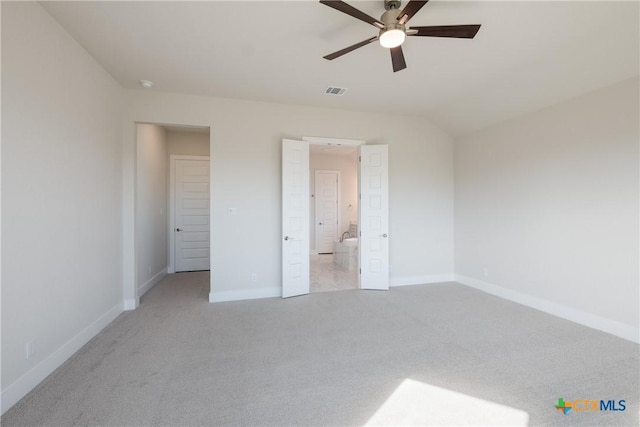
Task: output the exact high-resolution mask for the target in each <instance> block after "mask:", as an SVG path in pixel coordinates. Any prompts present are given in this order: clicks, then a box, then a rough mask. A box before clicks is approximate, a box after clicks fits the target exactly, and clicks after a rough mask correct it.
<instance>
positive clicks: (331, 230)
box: [315, 170, 340, 254]
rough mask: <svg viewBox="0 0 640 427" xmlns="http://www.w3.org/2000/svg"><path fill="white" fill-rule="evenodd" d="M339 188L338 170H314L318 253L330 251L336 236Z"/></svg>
mask: <svg viewBox="0 0 640 427" xmlns="http://www.w3.org/2000/svg"><path fill="white" fill-rule="evenodd" d="M339 189H340V172H339V171H324V170H317V171H316V172H315V202H316V209H315V211H316V224H315V229H316V249H317V251H318V253H320V254H328V253H332V252H333V241H334V240H336V239H337V238H338V230H339V228H338V225H339V224H338V200H339V192H340V190H339Z"/></svg>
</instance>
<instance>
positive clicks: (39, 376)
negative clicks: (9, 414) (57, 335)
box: [0, 303, 122, 414]
mask: <svg viewBox="0 0 640 427" xmlns="http://www.w3.org/2000/svg"><path fill="white" fill-rule="evenodd" d="M120 313H122V304H120V303H119V304H117V305H115V306H113V307H112V308H111V309H110V310H108V311H107V312H106V313H105V314H103V315H102V316H100V317H99V318H98V319H97V320H95V321H94V322H93V323H91V324H90V325H89V326H87V327H86V328H84V329H83V330H82V331H81V332H79V333H78V334H77V335H76V336H74V337H73V338H71V339H70V340H69V341H67V342H66V343H64V344H63V345H62V346H61V347H60V348H58V349H57V350H56V351H54V352H53V353H52V354H51V355H50V356H48V357H47V358H46V359H44V360H43V361H42V362H40V363H38V364H37V365H36V366H34V367H33V368H32V369H31V370H29V371H28V372H27V373H26V374H24V375H23V376H21V377H20V378H18V379H17V380H16V381H15V382H14V383H13V384H10V385H9V386H7V388H5V389H4V390H2V397H1V398H0V400H1V403H0V406H1V407H2V413H3V414H4V413H5V412H6V411H7V410H8V409H9V408H11V407H12V406H13V405H15V404H16V403H17V402H18V401H19V400H20V399H22V398H23V397H24V396H26V395H27V393H29V392H30V391H31V390H33V389H34V388H35V387H36V386H37V385H38V384H40V382H42V380H44V379H45V378H47V377H48V376H49V375H50V374H51V373H52V372H53V371H55V370H56V369H57V368H58V367H60V365H62V364H63V363H64V362H65V361H66V360H67V359H68V358H70V357H71V356H72V355H73V354H74V353H75V352H76V351H78V350H80V349H81V348H82V346H83V345H85V344H86V343H88V342H89V341H90V340H91V339H92V338H93V337H95V336H96V335H97V334H98V332H100V331H101V330H102V329H104V328H105V327H106V326H107V325H108V324H109V323H111V322H113V321H114V320H115V318H116V317H118V315H120Z"/></svg>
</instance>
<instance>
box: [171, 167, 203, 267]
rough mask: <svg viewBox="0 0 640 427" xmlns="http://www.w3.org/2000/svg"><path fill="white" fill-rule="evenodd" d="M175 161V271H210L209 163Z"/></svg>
mask: <svg viewBox="0 0 640 427" xmlns="http://www.w3.org/2000/svg"><path fill="white" fill-rule="evenodd" d="M174 162H175V165H174V168H175V169H174V170H175V173H174V180H175V182H174V191H175V193H174V203H175V228H174V238H175V245H174V262H175V270H176V271H198V270H209V268H210V263H209V161H208V160H184V159H175V160H174Z"/></svg>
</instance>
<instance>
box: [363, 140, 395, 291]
mask: <svg viewBox="0 0 640 427" xmlns="http://www.w3.org/2000/svg"><path fill="white" fill-rule="evenodd" d="M388 162H389V155H388V147H387V146H386V145H362V146H360V177H359V178H360V181H359V182H360V241H359V246H358V248H359V251H358V260H359V264H360V288H362V289H389V166H388Z"/></svg>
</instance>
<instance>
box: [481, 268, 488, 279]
mask: <svg viewBox="0 0 640 427" xmlns="http://www.w3.org/2000/svg"><path fill="white" fill-rule="evenodd" d="M482 275H483V276H484V277H488V276H489V269H488V268H487V267H483V268H482Z"/></svg>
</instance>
